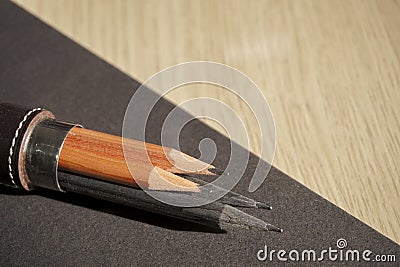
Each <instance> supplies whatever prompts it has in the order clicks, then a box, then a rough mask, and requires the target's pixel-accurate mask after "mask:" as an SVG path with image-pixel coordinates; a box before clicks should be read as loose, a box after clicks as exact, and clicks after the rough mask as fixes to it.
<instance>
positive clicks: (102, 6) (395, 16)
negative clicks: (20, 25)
mask: <svg viewBox="0 0 400 267" xmlns="http://www.w3.org/2000/svg"><path fill="white" fill-rule="evenodd" d="M17 2H18V4H19V5H21V6H22V7H24V8H25V9H27V10H28V11H30V12H31V13H33V14H35V15H36V16H37V17H39V18H41V19H42V20H44V21H45V22H47V23H48V24H50V25H51V26H53V27H55V28H56V29H57V30H59V31H61V32H62V33H64V34H66V35H67V36H69V37H70V38H72V39H73V40H75V41H76V42H78V43H79V44H81V45H83V46H84V47H86V48H88V49H89V50H90V51H92V52H94V53H95V54H97V55H99V56H100V57H102V58H103V59H105V60H107V61H108V62H110V63H112V64H113V65H115V66H117V67H118V68H120V69H121V70H123V71H125V72H126V73H128V74H129V75H131V76H132V77H134V78H136V79H138V80H140V81H145V80H146V79H147V78H149V77H150V76H151V75H153V74H154V73H156V72H158V71H160V70H162V69H164V68H166V67H169V66H171V65H175V64H178V63H182V62H186V61H194V60H207V61H215V62H220V63H224V64H227V65H230V66H232V67H235V68H237V69H238V70H240V71H242V72H243V73H245V74H246V75H248V76H249V77H250V78H251V79H252V80H253V81H254V82H255V83H256V84H257V85H258V86H259V88H260V89H261V90H262V91H263V92H264V94H265V96H266V98H267V100H268V101H269V104H270V107H271V110H272V112H273V115H274V118H275V124H276V133H277V149H276V154H275V159H274V165H275V166H277V167H278V168H280V169H281V170H283V171H285V172H286V173H288V174H289V175H291V176H292V177H294V178H295V179H297V180H298V181H300V182H301V183H303V184H305V185H306V186H307V187H309V188H311V189H312V190H314V191H315V192H317V193H318V194H320V195H322V196H323V197H325V198H327V199H328V200H330V201H331V202H333V203H335V204H336V205H338V206H339V207H341V208H343V209H345V210H346V211H348V212H349V213H351V214H352V215H354V216H355V217H357V218H359V219H360V220H362V221H364V222H365V223H367V224H368V225H370V226H372V227H373V228H375V229H377V230H378V231H379V232H381V233H383V234H384V235H386V236H388V237H389V238H391V239H392V240H394V241H396V242H398V243H399V242H400V177H399V173H400V164H399V163H400V1H391V0H381V1H369V0H359V1H347V0H331V1H318V0H316V1H281V0H277V1H246V0H243V1H212V0H211V1H210V0H207V1H185V0H183V1H148V0H145V1H111V0H107V1H80V0H73V1H71V0H67V1H52V0H34V1H32V0H30V1H20V0H18V1H17ZM60 64H62V62H60ZM192 87H193V86H192ZM203 89H204V90H200V89H199V88H189V89H187V90H180V92H179V93H172V94H171V95H168V98H170V99H172V101H174V102H175V103H180V101H182V100H185V99H190V98H191V97H195V96H198V95H200V94H204V92H206V93H207V94H210V95H211V96H213V94H215V91H217V90H213V89H211V88H203ZM214 89H215V88H214ZM224 101H225V102H226V103H227V104H229V105H231V106H232V107H234V108H235V109H236V110H239V111H240V110H241V109H242V110H243V114H244V115H245V122H246V124H247V125H249V126H250V127H251V126H252V125H253V124H254V123H255V121H253V120H252V117H251V115H248V114H247V113H246V112H245V111H244V108H243V105H242V104H241V103H240V101H237V99H234V98H230V97H229V96H227V97H225V99H224ZM216 112H218V111H216ZM246 114H247V115H246ZM250 138H251V141H252V143H255V144H257V141H259V135H258V134H251V135H250ZM252 149H253V151H254V152H255V153H256V154H257V153H259V151H258V150H257V146H256V145H255V146H252Z"/></svg>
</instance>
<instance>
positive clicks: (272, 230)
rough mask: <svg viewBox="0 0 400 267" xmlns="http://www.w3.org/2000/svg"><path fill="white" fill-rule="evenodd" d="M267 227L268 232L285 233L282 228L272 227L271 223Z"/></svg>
mask: <svg viewBox="0 0 400 267" xmlns="http://www.w3.org/2000/svg"><path fill="white" fill-rule="evenodd" d="M265 227H266V228H267V230H268V231H271V232H278V233H282V232H283V229H282V228H279V227H276V226H275V225H272V224H269V223H267V224H266V226H265Z"/></svg>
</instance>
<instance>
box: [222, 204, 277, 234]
mask: <svg viewBox="0 0 400 267" xmlns="http://www.w3.org/2000/svg"><path fill="white" fill-rule="evenodd" d="M220 225H221V228H224V227H228V228H229V227H230V226H239V227H244V228H248V229H250V230H263V231H273V232H279V233H281V232H282V229H281V228H279V227H276V226H274V225H272V224H269V223H266V222H264V221H263V220H260V219H258V218H256V217H254V216H251V215H249V214H247V213H244V212H243V211H240V210H238V209H236V208H234V207H231V206H229V205H224V208H223V210H222V213H221V216H220Z"/></svg>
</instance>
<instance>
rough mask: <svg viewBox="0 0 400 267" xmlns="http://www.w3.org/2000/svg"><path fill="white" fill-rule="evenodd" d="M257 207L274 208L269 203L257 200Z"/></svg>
mask: <svg viewBox="0 0 400 267" xmlns="http://www.w3.org/2000/svg"><path fill="white" fill-rule="evenodd" d="M256 208H258V209H266V210H272V207H271V206H270V205H268V204H267V203H263V202H259V201H256Z"/></svg>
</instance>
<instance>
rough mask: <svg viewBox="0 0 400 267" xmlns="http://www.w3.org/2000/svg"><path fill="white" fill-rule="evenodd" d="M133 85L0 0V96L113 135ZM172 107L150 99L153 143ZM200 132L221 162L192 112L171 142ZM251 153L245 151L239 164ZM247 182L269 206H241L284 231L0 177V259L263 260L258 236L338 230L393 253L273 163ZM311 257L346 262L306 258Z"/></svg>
mask: <svg viewBox="0 0 400 267" xmlns="http://www.w3.org/2000/svg"><path fill="white" fill-rule="evenodd" d="M137 64H140V62H137ZM138 86H139V83H138V82H137V81H135V80H133V79H132V78H130V77H128V76H127V75H125V74H124V73H122V72H120V71H119V70H117V69H115V68H114V67H113V66H111V65H109V64H108V63H106V62H104V61H103V60H101V59H99V58H98V57H96V56H94V55H93V54H91V53H90V52H88V51H87V50H85V49H84V48H82V47H80V46H79V45H77V44H76V43H74V42H72V41H71V40H69V39H68V38H66V37H65V36H63V35H61V34H60V33H58V32H56V31H55V30H54V29H52V28H50V27H49V26H47V25H46V24H44V23H42V22H41V21H39V20H38V19H36V18H34V17H33V16H32V15H30V14H28V13H26V12H25V11H23V10H22V9H20V8H19V7H17V6H16V5H14V4H12V3H10V2H7V1H0V93H1V95H0V101H2V102H14V103H17V104H20V105H26V106H30V107H37V106H41V107H45V108H47V109H49V110H51V111H53V112H54V113H55V114H56V116H57V117H58V118H59V119H61V120H65V121H70V122H75V123H80V124H82V125H84V126H85V127H86V128H89V129H94V130H98V131H104V132H108V133H112V134H118V135H120V134H121V127H122V120H123V115H124V112H125V109H126V106H127V104H128V102H129V99H130V97H131V95H132V94H133V92H134V90H135V88H137V87H138ZM150 95H152V92H150V91H149V96H150ZM172 108H173V105H172V104H170V103H169V102H167V101H165V100H163V101H161V103H160V104H159V105H158V106H157V110H156V112H154V113H153V116H152V119H151V121H150V125H149V129H150V131H149V135H148V136H147V141H151V142H154V143H159V130H160V125H161V123H162V121H163V117H164V116H166V114H167V113H168V111H169V110H170V109H172ZM182 114H184V113H182ZM203 137H211V138H212V139H214V140H215V141H216V143H217V144H218V157H217V159H216V161H215V165H217V166H219V167H223V166H224V165H225V164H226V162H227V160H228V159H229V153H230V147H229V140H227V139H226V138H225V137H223V136H222V135H220V134H218V133H217V132H215V131H214V130H212V129H210V128H208V127H207V126H205V125H203V124H202V123H200V122H197V121H195V122H193V123H192V124H191V125H190V126H189V127H187V128H186V129H185V131H183V134H182V136H181V145H182V147H181V149H182V150H183V151H185V152H187V153H189V154H192V155H194V156H196V155H198V153H199V151H198V150H197V144H198V140H200V139H201V138H203ZM256 163H257V158H256V157H255V156H251V161H250V165H249V168H248V170H247V174H251V171H252V170H253V169H254V166H255V164H256ZM246 177H249V175H247V176H246ZM321 179H323V177H321ZM343 179H345V177H343ZM248 182H249V180H248V179H246V178H245V179H243V181H241V183H240V184H239V185H238V186H237V187H236V188H235V191H237V192H240V193H242V194H245V195H247V196H249V197H252V198H256V199H259V200H264V201H266V202H269V203H271V204H273V206H274V210H272V211H265V210H258V211H256V210H250V211H249V213H251V214H253V215H255V216H257V217H259V218H263V219H265V220H267V221H269V222H271V223H273V224H276V225H278V226H280V227H282V228H284V230H285V232H284V233H282V234H278V233H268V232H252V231H247V230H242V229H234V230H232V231H230V232H228V233H226V234H215V233H208V232H202V231H201V230H199V229H197V228H196V227H193V228H192V227H191V226H190V225H188V224H187V223H185V222H181V221H178V220H174V219H170V218H167V217H164V216H159V215H154V214H151V213H148V212H144V211H139V210H135V209H131V208H125V207H122V206H119V205H115V204H110V203H107V202H105V201H99V200H94V199H91V198H88V197H82V196H78V195H74V194H62V193H56V192H49V191H45V190H39V191H37V192H33V193H28V194H25V193H24V192H22V191H17V190H13V189H10V188H6V187H0V264H1V265H6V266H9V265H20V266H21V265H22V266H28V265H29V266H31V265H33V266H46V265H52V266H54V265H68V266H71V265H91V266H95V265H99V264H100V265H114V266H120V265H139V264H140V265H167V266H171V265H178V266H181V265H183V266H190V265H206V266H209V265H232V266H254V265H261V266H262V265H267V264H270V263H269V262H259V261H258V260H257V256H256V253H257V252H258V251H259V250H260V249H263V248H264V245H267V246H268V247H269V248H270V249H275V250H279V249H285V250H287V251H289V250H291V249H296V250H299V251H301V250H303V249H315V250H316V251H320V250H323V249H328V247H332V248H334V249H335V248H336V241H337V240H338V239H339V238H344V239H346V240H347V242H348V249H358V250H360V251H362V250H364V249H369V250H371V251H373V252H374V253H376V254H397V261H400V247H399V246H398V245H397V244H395V243H394V242H392V241H391V240H389V239H387V238H386V237H384V236H383V235H381V234H379V233H378V232H376V231H375V230H373V229H372V228H370V227H368V226H367V225H365V224H363V223H362V222H360V221H359V220H357V219H355V218H354V217H353V216H351V215H349V214H348V213H346V212H344V211H343V210H341V209H340V208H338V207H336V206H335V205H333V204H331V203H329V202H328V201H326V200H325V199H323V198H321V197H320V196H318V195H317V194H315V193H313V192H312V191H311V190H309V189H307V188H305V187H304V186H302V185H301V184H299V183H298V182H296V181H295V180H293V179H292V178H290V177H288V176H287V175H285V174H284V173H282V172H280V171H279V170H277V169H275V168H272V171H271V172H270V174H269V177H268V178H267V180H266V182H264V184H263V185H262V186H261V188H260V189H259V190H257V191H256V192H255V193H252V194H250V193H248V192H247V186H248ZM273 263H274V265H276V264H277V263H279V262H278V261H277V260H276V259H275V261H274V262H273ZM293 264H294V265H310V264H311V263H310V262H300V263H299V262H297V263H293ZM321 264H323V265H344V264H346V263H345V262H329V261H327V260H325V261H324V262H319V263H315V265H321ZM358 264H359V265H360V266H365V264H366V263H365V262H364V263H361V262H360V263H358ZM375 264H377V263H375ZM270 265H271V264H270ZM349 265H355V263H354V262H353V263H349ZM368 265H373V263H369V264H368ZM386 265H388V266H390V265H393V266H398V262H397V264H385V266H386Z"/></svg>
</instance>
